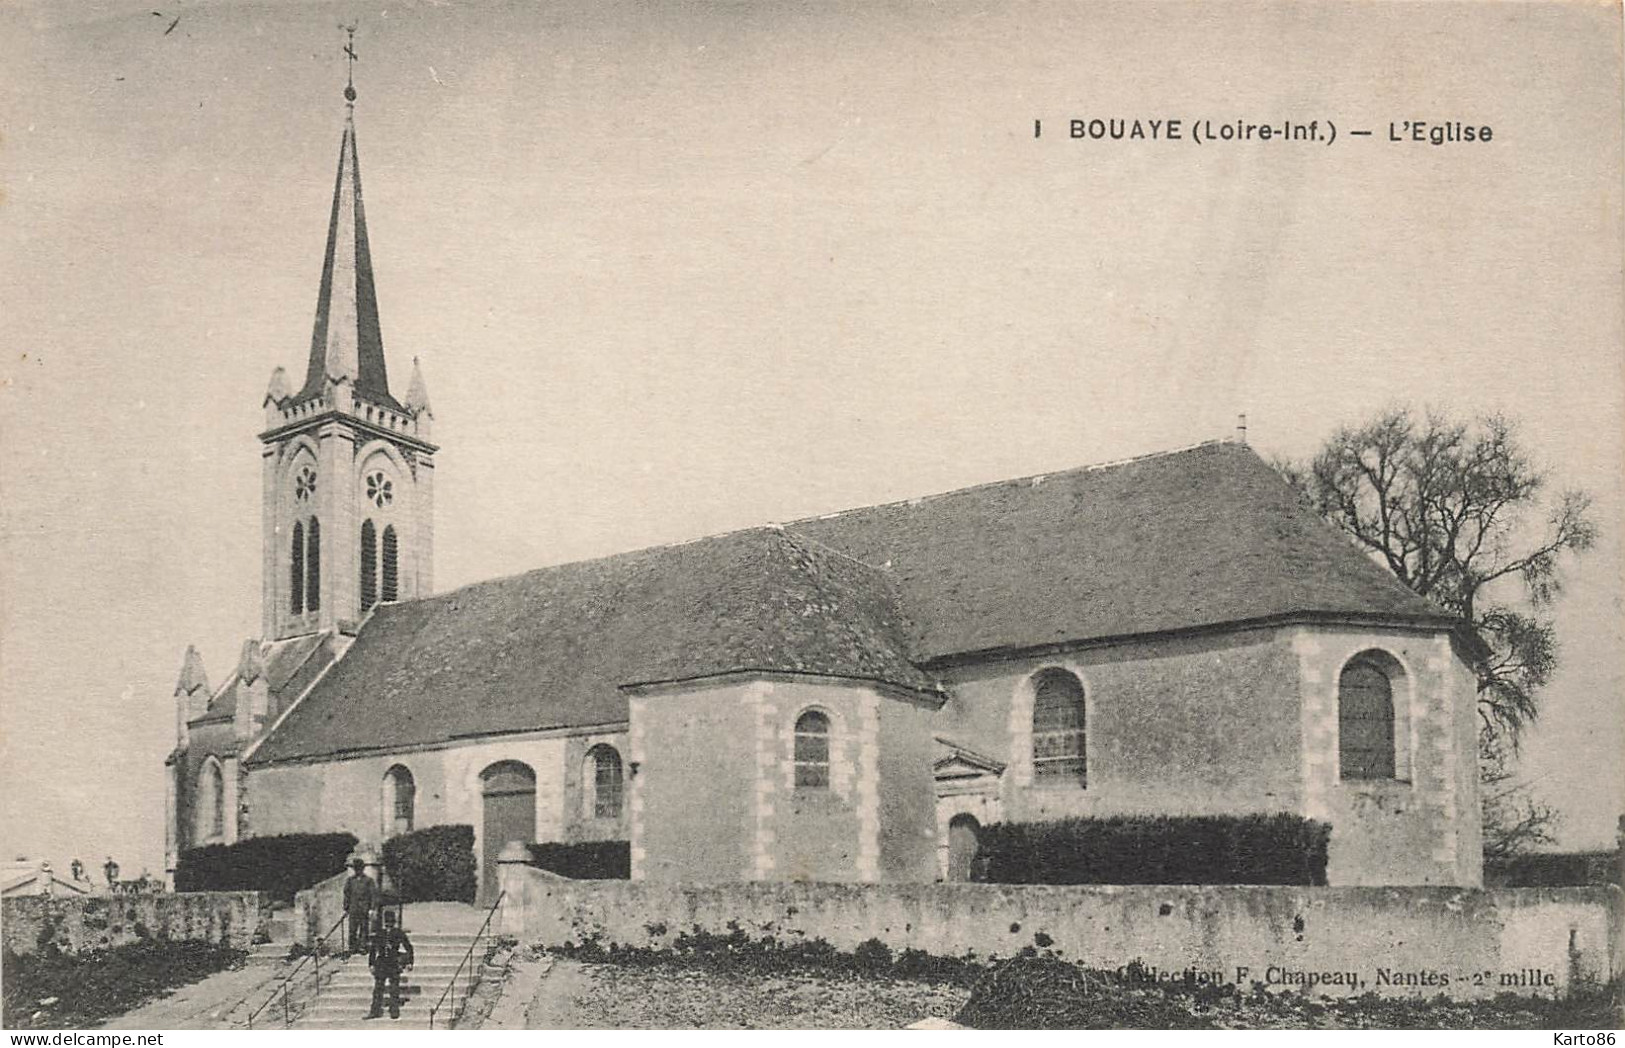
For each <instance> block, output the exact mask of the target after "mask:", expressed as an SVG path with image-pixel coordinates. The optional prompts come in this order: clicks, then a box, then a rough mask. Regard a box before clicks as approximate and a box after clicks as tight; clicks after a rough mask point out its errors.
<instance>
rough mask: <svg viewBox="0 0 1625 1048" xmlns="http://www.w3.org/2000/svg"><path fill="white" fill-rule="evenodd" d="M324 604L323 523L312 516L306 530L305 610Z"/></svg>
mask: <svg viewBox="0 0 1625 1048" xmlns="http://www.w3.org/2000/svg"><path fill="white" fill-rule="evenodd" d="M321 606H322V523H321V521H319V520H317V519H316V518H315V517H311V518H310V530H309V531H306V532H305V610H306V611H317V610H320V608H321Z"/></svg>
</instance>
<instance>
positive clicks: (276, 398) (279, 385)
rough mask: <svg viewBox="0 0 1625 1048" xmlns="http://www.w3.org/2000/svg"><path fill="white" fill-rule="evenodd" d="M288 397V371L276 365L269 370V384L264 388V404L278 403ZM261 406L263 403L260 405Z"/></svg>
mask: <svg viewBox="0 0 1625 1048" xmlns="http://www.w3.org/2000/svg"><path fill="white" fill-rule="evenodd" d="M287 399H288V372H287V370H286V369H285V368H281V367H278V368H277V369H276V370H275V371H273V372H271V384H270V385H269V386H268V387H266V390H265V401H264V403H265V404H280V403H282V402H283V401H284V400H287ZM262 406H263V405H262Z"/></svg>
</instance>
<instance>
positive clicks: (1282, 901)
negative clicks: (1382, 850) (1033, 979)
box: [498, 862, 1625, 998]
mask: <svg viewBox="0 0 1625 1048" xmlns="http://www.w3.org/2000/svg"><path fill="white" fill-rule="evenodd" d="M502 883H503V889H504V891H505V892H506V893H507V894H506V896H505V898H504V900H503V905H502V909H501V912H500V913H499V915H498V920H499V923H500V928H501V931H502V932H503V933H504V934H509V935H515V936H518V937H519V938H520V939H521V941H524V942H528V943H538V944H542V945H550V946H551V945H560V944H563V943H567V942H574V943H582V942H586V941H589V940H598V941H600V942H602V943H603V944H605V945H608V944H610V943H619V944H622V945H630V946H640V947H652V948H661V947H666V946H669V945H670V944H671V942H672V940H673V939H674V938H675V937H676V936H677V935H680V934H684V933H692V932H695V931H696V930H698V931H705V932H710V933H714V934H718V935H727V934H729V932H730V931H731V930H732V928H733V927H735V926H736V925H737V927H739V928H741V929H743V931H744V932H745V933H746V934H747V935H749V936H751V937H752V938H760V937H765V936H773V937H774V938H776V939H778V940H780V941H788V942H794V941H798V940H810V939H823V940H825V941H827V942H829V943H830V944H831V945H833V946H835V947H836V948H838V949H841V950H852V949H854V948H855V947H857V946H858V945H859V944H861V943H863V942H865V941H867V940H869V939H878V940H880V941H881V942H883V943H885V944H886V945H888V946H890V947H891V948H892V949H893V950H899V951H900V950H903V949H909V948H912V949H917V950H924V951H926V952H928V953H932V954H937V955H943V956H953V957H959V956H966V955H973V956H975V957H980V958H991V957H995V956H997V957H1009V956H1011V955H1014V954H1016V953H1017V952H1019V951H1020V950H1022V949H1023V948H1025V947H1029V946H1040V947H1047V948H1049V949H1053V950H1055V951H1056V952H1057V953H1058V954H1059V955H1060V956H1062V957H1063V958H1066V959H1068V960H1074V961H1079V962H1082V963H1085V964H1087V965H1089V966H1091V967H1098V968H1103V969H1113V970H1115V969H1118V968H1120V967H1123V966H1126V965H1128V964H1129V963H1130V962H1132V961H1140V962H1141V963H1142V964H1144V965H1147V966H1150V967H1154V968H1155V969H1157V971H1159V972H1161V973H1164V974H1166V973H1175V975H1176V977H1177V976H1178V974H1179V973H1183V972H1185V971H1186V970H1187V969H1190V970H1193V971H1194V972H1196V973H1198V974H1197V976H1196V977H1197V978H1201V979H1204V980H1208V979H1211V980H1216V981H1219V982H1225V983H1236V984H1239V985H1240V986H1242V987H1243V988H1247V987H1250V986H1251V985H1252V983H1253V982H1254V981H1257V982H1261V983H1264V984H1266V985H1267V986H1270V987H1273V988H1275V989H1307V990H1312V991H1313V992H1316V993H1320V994H1326V995H1339V996H1340V995H1345V994H1359V993H1364V992H1367V991H1371V992H1376V993H1380V994H1401V995H1412V994H1414V995H1421V996H1428V997H1431V996H1434V995H1435V994H1440V993H1443V994H1447V995H1449V996H1452V997H1456V998H1473V997H1480V996H1492V995H1494V994H1496V993H1501V992H1511V993H1519V994H1537V993H1538V994H1559V993H1562V992H1564V991H1566V990H1567V989H1568V988H1569V987H1571V986H1574V985H1576V984H1577V983H1579V982H1581V981H1583V980H1587V979H1598V980H1603V979H1607V978H1608V977H1609V976H1610V974H1614V975H1617V974H1620V971H1621V954H1622V952H1625V944H1622V942H1621V936H1622V932H1621V908H1622V900H1625V896H1622V894H1621V892H1620V891H1619V889H1617V888H1612V887H1607V888H1567V889H1498V890H1489V891H1486V890H1483V889H1467V888H1435V887H1415V888H1359V887H1345V888H1299V887H1160V886H1158V887H1152V886H1144V887H1036V886H1013V885H986V884H936V885H925V884H795V883H754V884H713V885H675V884H660V883H655V882H635V881H572V880H567V879H563V878H558V877H554V876H550V875H547V874H544V873H542V872H541V871H538V870H536V869H534V868H531V867H528V866H525V865H523V864H521V863H518V862H514V863H504V864H503V866H502Z"/></svg>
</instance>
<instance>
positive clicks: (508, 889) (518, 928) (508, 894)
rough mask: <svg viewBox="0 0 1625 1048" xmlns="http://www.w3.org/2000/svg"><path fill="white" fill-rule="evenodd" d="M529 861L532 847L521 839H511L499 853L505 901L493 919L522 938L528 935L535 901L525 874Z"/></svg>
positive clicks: (499, 878) (503, 930) (504, 930)
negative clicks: (530, 908) (528, 913)
mask: <svg viewBox="0 0 1625 1048" xmlns="http://www.w3.org/2000/svg"><path fill="white" fill-rule="evenodd" d="M529 865H530V851H529V849H527V848H526V847H525V846H524V844H523V843H521V842H520V841H509V842H508V843H507V844H504V845H503V846H502V851H500V852H498V853H497V888H498V889H499V890H500V891H501V893H502V902H501V904H500V905H499V906H498V908H497V915H496V919H495V920H494V921H493V922H492V923H494V924H495V925H496V927H497V929H498V930H499V931H500V932H501V934H503V935H511V936H513V937H514V938H516V939H519V940H521V941H523V940H524V937H525V931H526V923H527V921H526V910H527V908H528V906H529V904H530V902H531V900H530V899H529V897H528V893H527V892H526V888H527V886H528V885H527V882H528V878H527V877H526V875H525V874H526V870H527V868H528V867H529Z"/></svg>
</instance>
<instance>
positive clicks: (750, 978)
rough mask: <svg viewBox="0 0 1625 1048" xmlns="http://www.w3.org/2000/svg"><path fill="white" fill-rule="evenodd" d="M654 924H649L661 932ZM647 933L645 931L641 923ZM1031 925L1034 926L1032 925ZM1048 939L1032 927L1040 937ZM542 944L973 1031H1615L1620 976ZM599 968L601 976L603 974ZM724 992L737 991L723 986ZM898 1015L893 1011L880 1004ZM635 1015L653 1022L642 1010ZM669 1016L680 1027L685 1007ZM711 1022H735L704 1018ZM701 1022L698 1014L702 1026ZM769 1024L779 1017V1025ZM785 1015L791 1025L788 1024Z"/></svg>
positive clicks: (863, 949)
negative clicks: (1314, 992)
mask: <svg viewBox="0 0 1625 1048" xmlns="http://www.w3.org/2000/svg"><path fill="white" fill-rule="evenodd" d="M664 931H665V929H661V931H660V934H663V933H664ZM651 933H652V934H654V930H653V929H651ZM1040 935H1042V933H1040ZM1047 938H1048V937H1047V936H1043V937H1042V938H1038V937H1035V942H1037V943H1039V946H1047V945H1048V943H1047V942H1045V941H1044V940H1046V939H1047ZM550 952H552V953H555V954H558V955H560V956H563V957H568V958H571V959H573V960H578V961H582V962H585V963H588V964H594V965H608V966H614V967H616V968H619V969H621V970H624V971H627V972H629V973H630V972H636V971H643V972H648V973H653V972H658V971H662V970H664V971H667V972H677V973H682V974H683V975H684V976H685V977H687V978H689V979H693V978H702V979H710V980H712V981H711V982H709V983H707V984H706V985H708V986H710V987H712V988H713V989H720V988H727V987H732V986H734V985H736V984H741V983H743V982H753V983H761V984H770V985H777V986H779V987H780V988H781V989H780V993H781V994H782V993H784V992H787V991H785V990H784V989H783V987H784V986H786V985H790V984H793V983H796V982H798V981H799V982H816V983H821V984H822V985H825V986H829V985H833V984H836V983H839V982H845V981H864V982H869V983H875V982H885V983H887V984H892V985H903V984H912V985H914V986H916V987H919V988H920V994H919V996H920V997H921V999H922V1000H923V999H924V997H925V996H926V991H928V990H930V989H931V988H933V987H942V988H948V987H953V988H958V989H960V990H961V991H963V990H967V989H968V990H969V997H968V999H964V998H961V999H962V1000H964V1004H963V1006H962V1007H960V1008H959V1010H958V1013H957V1014H956V1015H955V1016H954V1020H955V1021H956V1022H958V1023H960V1024H962V1025H964V1026H970V1027H974V1028H977V1029H1022V1030H1041V1029H1055V1030H1065V1029H1096V1030H1111V1029H1141V1030H1144V1029H1165V1030H1167V1029H1172V1030H1201V1029H1236V1030H1255V1029H1293V1030H1301V1029H1424V1030H1429V1029H1431V1030H1440V1029H1463V1030H1479V1029H1533V1030H1544V1029H1593V1030H1595V1029H1616V1028H1618V1027H1619V1025H1620V1012H1619V1007H1620V1005H1619V1001H1620V989H1621V987H1620V984H1619V983H1618V982H1617V981H1616V982H1615V983H1613V984H1610V985H1606V986H1604V985H1596V984H1587V985H1584V986H1581V987H1578V988H1577V989H1576V990H1575V991H1574V992H1573V993H1571V994H1570V995H1569V996H1567V997H1563V998H1555V999H1554V998H1543V997H1520V996H1515V995H1512V994H1502V995H1501V996H1499V997H1495V998H1493V999H1486V1000H1479V1001H1453V1000H1450V999H1448V998H1445V997H1442V996H1441V997H1435V998H1431V999H1428V998H1416V997H1382V996H1378V995H1377V994H1374V993H1368V994H1364V995H1362V996H1359V997H1351V998H1319V997H1308V996H1303V995H1300V994H1297V993H1280V992H1269V991H1266V990H1265V989H1264V988H1263V987H1262V986H1259V985H1257V984H1255V985H1254V986H1253V987H1251V988H1248V989H1241V988H1237V987H1235V986H1233V985H1228V984H1212V983H1199V982H1195V981H1190V982H1185V981H1172V982H1169V981H1158V980H1155V979H1152V978H1150V977H1149V976H1148V975H1147V974H1146V973H1145V972H1144V970H1143V969H1140V968H1139V965H1138V964H1130V965H1127V966H1126V967H1125V968H1124V969H1121V970H1118V971H1101V970H1097V969H1091V968H1085V967H1082V966H1080V965H1077V964H1074V963H1072V962H1070V961H1066V960H1062V959H1061V958H1060V957H1057V956H1056V955H1055V954H1053V953H1052V952H1050V951H1049V950H1047V949H1041V948H1038V947H1034V946H1028V947H1026V948H1025V949H1024V950H1022V951H1021V953H1020V954H1019V955H1018V956H1016V957H1013V958H1008V959H1004V960H1000V959H999V958H997V957H989V958H978V957H975V956H967V957H941V956H937V955H934V954H928V953H924V952H922V951H919V950H904V951H902V952H901V953H894V952H893V951H892V950H891V949H890V948H889V947H887V946H886V945H885V944H884V943H881V942H880V941H878V940H875V939H871V940H869V941H868V942H865V943H863V944H862V945H860V946H859V947H858V948H857V949H856V950H853V951H850V952H843V951H841V950H838V949H836V948H835V947H834V946H832V945H830V944H829V943H828V942H825V941H824V940H822V939H812V940H801V939H797V940H791V941H781V940H778V939H776V938H775V937H773V936H771V935H769V936H764V937H761V938H754V939H753V938H751V937H750V936H749V935H747V934H746V933H745V932H744V930H743V929H742V928H740V927H739V926H738V925H737V924H730V925H729V926H728V932H727V934H723V935H718V934H715V933H708V932H704V931H701V930H699V929H698V928H696V929H694V930H693V931H692V932H687V933H680V934H678V935H677V936H676V937H675V938H673V939H672V940H671V943H670V945H669V946H667V947H665V948H661V949H652V948H648V947H632V946H622V945H618V944H615V943H607V944H606V943H604V942H602V941H600V940H598V939H589V940H586V941H582V942H572V943H566V944H564V945H563V946H562V947H555V948H553V949H552V950H551V951H550ZM606 977H607V976H606ZM730 992H731V993H735V995H736V996H737V992H736V991H733V990H730ZM892 1010H893V1011H894V1012H897V1013H898V1014H902V1012H901V1011H900V1010H899V1009H895V1008H894V1009H892ZM641 1018H643V1019H644V1021H646V1022H650V1021H652V1022H655V1023H656V1024H657V1025H658V1024H659V1022H660V1020H659V1019H658V1018H657V1017H651V1016H642V1017H641ZM680 1018H681V1019H682V1020H683V1021H680V1022H678V1023H677V1025H690V1023H689V1022H688V1021H687V1020H688V1019H690V1018H692V1017H689V1016H683V1017H680ZM712 1018H713V1019H716V1020H719V1023H720V1024H721V1025H736V1023H735V1022H734V1021H733V1020H732V1019H730V1018H729V1017H726V1016H712ZM702 1025H703V1024H702ZM781 1025H784V1024H783V1023H781ZM788 1025H791V1026H794V1025H798V1024H796V1023H795V1022H793V1021H792V1022H790V1023H789V1024H788Z"/></svg>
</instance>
